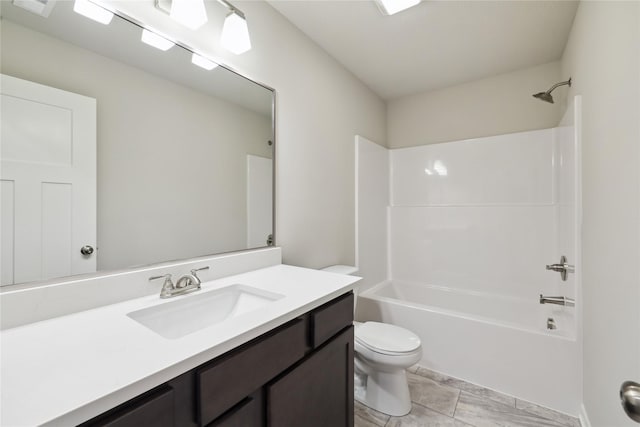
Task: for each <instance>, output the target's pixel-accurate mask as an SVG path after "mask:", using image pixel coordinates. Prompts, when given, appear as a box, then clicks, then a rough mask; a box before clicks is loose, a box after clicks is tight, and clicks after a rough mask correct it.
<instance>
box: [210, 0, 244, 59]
mask: <svg viewBox="0 0 640 427" xmlns="http://www.w3.org/2000/svg"><path fill="white" fill-rule="evenodd" d="M218 1H219V2H220V3H222V4H223V5H225V6H226V7H227V9H229V13H228V14H227V17H226V18H225V20H224V25H223V27H222V36H221V37H220V44H221V45H222V47H224V48H225V49H227V50H228V51H230V52H231V53H235V54H236V55H240V54H241V53H244V52H246V51H248V50H249V49H251V38H250V37H249V28H248V27H247V20H246V18H245V16H244V13H242V11H241V10H239V9H238V8H236V7H235V6H233V5H232V4H231V3H229V2H228V1H226V0H218Z"/></svg>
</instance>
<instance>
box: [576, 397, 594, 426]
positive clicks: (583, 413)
mask: <svg viewBox="0 0 640 427" xmlns="http://www.w3.org/2000/svg"><path fill="white" fill-rule="evenodd" d="M578 418H579V419H580V425H581V426H582V427H591V422H590V421H589V415H588V414H587V408H585V407H584V403H583V404H582V405H580V414H579V416H578Z"/></svg>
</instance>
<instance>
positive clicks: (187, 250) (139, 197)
mask: <svg viewBox="0 0 640 427" xmlns="http://www.w3.org/2000/svg"><path fill="white" fill-rule="evenodd" d="M1 3H2V4H1V9H0V13H1V15H2V21H1V25H0V27H1V31H2V33H1V46H0V47H1V51H0V52H1V62H0V72H1V73H2V76H1V77H2V84H1V88H0V89H1V91H2V105H1V108H2V110H1V111H2V113H1V117H2V135H1V138H2V139H1V142H2V144H1V158H2V168H1V175H2V176H1V178H2V182H1V183H2V187H1V190H0V195H1V198H2V200H1V204H0V206H1V209H2V210H1V226H2V228H1V233H2V248H1V256H2V272H1V276H2V284H3V285H7V284H17V283H26V282H34V281H42V280H48V279H53V278H58V277H65V276H70V275H75V274H81V273H91V272H95V271H105V270H120V269H126V268H131V267H135V266H141V265H149V264H155V263H159V262H163V261H169V260H177V259H187V258H193V257H197V256H203V255H209V254H216V253H223V252H230V251H238V250H244V249H248V248H256V247H262V246H267V245H268V240H269V239H272V236H271V235H272V234H273V219H272V211H273V208H272V205H273V197H272V194H273V193H272V192H273V178H272V176H273V172H272V171H273V141H274V118H273V104H274V91H273V90H272V89H270V88H267V87H265V86H263V85H260V84H258V83H255V82H253V81H251V80H249V79H247V78H245V77H243V76H241V75H239V74H237V73H235V72H233V71H231V70H229V69H226V68H224V67H222V66H217V67H215V68H214V69H212V70H206V69H204V68H201V67H198V66H196V65H194V64H193V63H192V52H190V51H189V50H187V49H186V48H183V47H181V46H177V45H176V46H173V47H171V48H170V49H169V50H167V51H161V50H158V49H156V48H154V47H151V46H149V45H146V44H144V43H142V42H141V40H140V39H141V32H142V28H141V27H140V26H138V25H137V24H136V23H134V22H132V21H131V20H130V19H128V18H126V17H121V16H118V15H116V16H115V17H114V18H113V20H112V22H111V23H110V24H109V25H101V24H99V23H96V22H94V21H91V20H89V19H87V18H85V17H83V16H81V15H78V14H76V13H74V12H73V2H71V1H58V2H55V5H54V7H53V9H52V10H51V11H50V14H49V16H48V17H42V16H38V15H37V14H34V13H31V12H29V11H26V10H24V9H22V8H20V7H17V6H15V5H14V4H13V2H6V1H3V2H1Z"/></svg>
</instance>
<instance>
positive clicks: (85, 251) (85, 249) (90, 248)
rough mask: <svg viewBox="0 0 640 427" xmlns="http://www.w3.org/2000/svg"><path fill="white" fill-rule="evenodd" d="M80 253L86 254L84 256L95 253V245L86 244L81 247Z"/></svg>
mask: <svg viewBox="0 0 640 427" xmlns="http://www.w3.org/2000/svg"><path fill="white" fill-rule="evenodd" d="M80 253H81V254H82V255H84V256H89V255H91V254H92V253H93V246H89V245H86V246H83V247H81V248H80Z"/></svg>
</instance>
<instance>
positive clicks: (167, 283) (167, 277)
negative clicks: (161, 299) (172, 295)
mask: <svg viewBox="0 0 640 427" xmlns="http://www.w3.org/2000/svg"><path fill="white" fill-rule="evenodd" d="M157 279H164V283H163V284H162V289H163V290H164V289H171V288H173V281H172V280H171V274H161V275H160V276H151V277H149V281H151V280H157Z"/></svg>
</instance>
